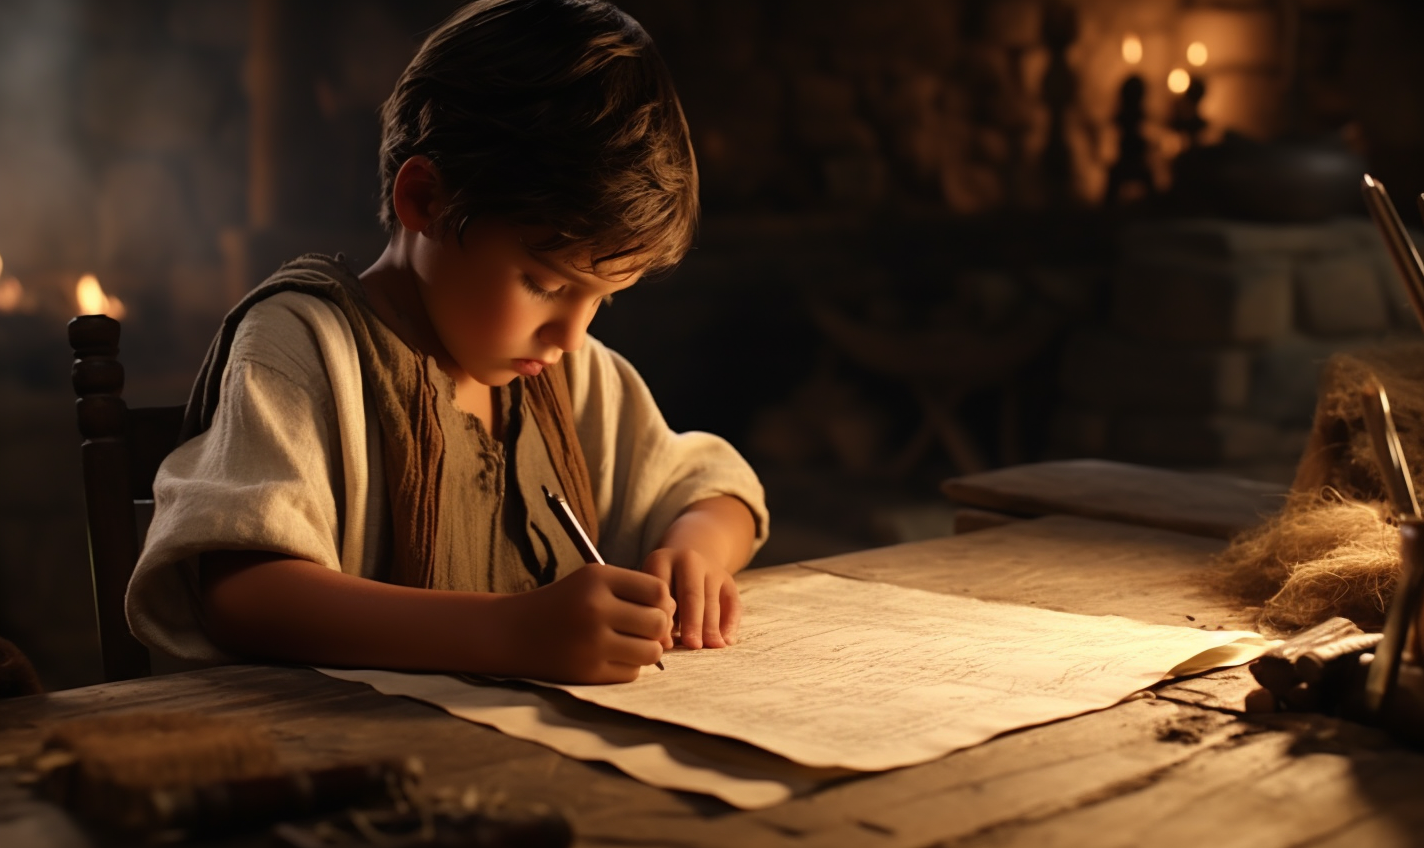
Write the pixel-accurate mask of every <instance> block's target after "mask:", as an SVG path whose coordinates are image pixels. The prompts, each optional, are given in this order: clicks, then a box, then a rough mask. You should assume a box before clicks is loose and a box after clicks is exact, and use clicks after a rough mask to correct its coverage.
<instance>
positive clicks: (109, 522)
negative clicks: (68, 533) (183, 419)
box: [69, 315, 149, 681]
mask: <svg viewBox="0 0 1424 848" xmlns="http://www.w3.org/2000/svg"><path fill="white" fill-rule="evenodd" d="M69 343H70V345H71V346H72V347H73V348H74V357H75V359H74V368H73V371H72V373H71V376H72V379H73V383H74V392H75V394H76V395H78V398H79V399H78V401H77V404H78V415H79V432H80V434H81V435H82V436H83V437H84V441H83V443H82V445H81V448H80V451H81V456H82V458H83V465H84V506H85V511H86V513H87V518H88V525H89V564H90V567H91V569H92V571H93V577H94V606H95V612H96V614H97V617H98V622H99V649H100V653H101V654H102V656H103V660H104V679H105V680H106V681H114V680H128V679H131V678H134V677H145V676H147V675H148V674H149V656H148V649H147V648H145V647H144V646H143V644H142V643H140V642H139V641H138V639H136V638H134V636H133V634H132V633H131V632H130V631H129V627H128V621H127V619H126V618H125V616H124V593H125V591H126V590H127V589H128V583H129V577H130V576H131V575H132V574H133V569H134V565H135V564H136V563H137V562H138V551H139V540H138V525H137V520H136V518H135V515H134V504H133V500H134V499H133V488H134V487H133V485H132V480H131V478H130V468H129V449H128V426H129V421H128V418H129V410H128V406H127V405H126V404H125V403H124V400H123V397H122V394H123V388H124V367H123V365H122V364H120V362H119V360H118V354H119V322H118V321H115V320H114V319H113V318H110V317H108V316H107V315H82V316H80V317H78V318H75V319H74V320H72V321H70V322H69Z"/></svg>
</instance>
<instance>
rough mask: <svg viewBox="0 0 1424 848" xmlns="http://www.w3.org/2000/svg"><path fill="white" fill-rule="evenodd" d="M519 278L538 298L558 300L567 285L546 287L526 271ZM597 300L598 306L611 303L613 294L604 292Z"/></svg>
mask: <svg viewBox="0 0 1424 848" xmlns="http://www.w3.org/2000/svg"><path fill="white" fill-rule="evenodd" d="M519 280H520V282H521V283H522V284H523V285H524V287H525V288H526V289H528V290H529V293H530V294H532V295H534V296H535V297H537V298H539V299H540V300H558V299H559V297H560V296H561V295H563V293H564V292H565V291H567V290H568V287H569V286H568V284H567V283H561V284H558V285H556V286H553V287H548V286H545V285H542V284H541V283H540V281H538V280H536V279H534V278H533V277H532V276H530V275H529V274H527V273H524V274H520V275H519ZM598 302H599V305H600V306H608V305H609V304H611V303H613V295H611V294H606V295H604V296H603V297H601V298H599V301H598Z"/></svg>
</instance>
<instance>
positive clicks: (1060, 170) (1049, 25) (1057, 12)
mask: <svg viewBox="0 0 1424 848" xmlns="http://www.w3.org/2000/svg"><path fill="white" fill-rule="evenodd" d="M1077 40H1078V12H1077V10H1076V9H1074V8H1073V7H1072V6H1069V5H1067V4H1066V3H1061V2H1053V3H1050V4H1048V6H1047V7H1045V8H1044V10H1043V43H1044V44H1045V45H1046V46H1047V47H1048V57H1049V58H1048V70H1046V71H1045V72H1044V74H1043V85H1042V91H1043V102H1044V105H1046V106H1047V107H1048V143H1047V145H1045V146H1044V148H1043V162H1042V167H1043V180H1044V189H1045V191H1046V194H1047V197H1048V203H1049V205H1050V206H1052V207H1054V208H1062V207H1064V206H1068V205H1070V204H1072V202H1073V200H1074V198H1075V197H1076V190H1075V181H1074V168H1073V151H1072V150H1071V149H1070V148H1069V147H1068V113H1069V111H1071V110H1072V108H1073V104H1074V103H1075V102H1076V101H1077V99H1078V75H1077V74H1075V73H1074V72H1073V69H1072V68H1071V67H1069V66H1068V48H1070V47H1072V46H1073V42H1075V41H1077Z"/></svg>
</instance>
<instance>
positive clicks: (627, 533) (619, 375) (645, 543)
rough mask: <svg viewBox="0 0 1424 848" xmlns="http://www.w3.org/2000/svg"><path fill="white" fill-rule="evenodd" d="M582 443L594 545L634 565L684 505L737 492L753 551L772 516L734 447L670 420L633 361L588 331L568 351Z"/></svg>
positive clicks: (763, 538)
mask: <svg viewBox="0 0 1424 848" xmlns="http://www.w3.org/2000/svg"><path fill="white" fill-rule="evenodd" d="M567 359H568V375H569V390H570V394H571V395H572V400H573V408H574V419H575V421H576V422H577V424H576V426H577V427H578V437H579V444H580V445H581V446H582V448H583V452H584V458H585V459H586V460H587V461H588V469H589V476H590V477H591V478H592V482H593V493H594V502H595V505H596V507H597V509H598V515H599V528H598V529H599V547H600V549H601V553H602V554H603V556H604V557H605V558H606V559H607V560H608V561H609V562H612V563H617V564H618V565H623V566H628V567H633V568H636V567H638V566H639V565H641V564H642V562H643V558H644V557H646V556H647V554H648V553H650V552H651V551H652V550H654V549H655V548H656V547H657V544H658V542H659V540H661V538H662V536H663V534H664V533H665V532H666V531H667V528H668V527H669V526H670V525H671V524H672V522H673V520H674V519H675V518H677V516H678V515H679V514H680V513H681V512H682V511H683V510H684V509H686V508H687V507H688V506H690V505H692V504H693V503H696V502H697V501H700V500H705V499H707V498H711V497H715V496H717V495H731V496H732V497H735V498H738V499H740V500H741V501H742V502H743V503H745V504H746V505H747V507H748V508H749V509H750V510H751V511H752V515H753V517H754V518H755V520H756V542H755V544H754V546H753V550H755V549H756V548H759V547H760V546H761V545H762V543H763V542H765V541H766V537H767V530H768V524H769V520H770V519H769V516H768V514H767V509H766V498H765V494H764V492H763V490H762V485H761V481H760V480H758V479H757V476H756V472H755V471H753V470H752V468H751V466H750V465H749V464H748V463H747V461H746V460H745V459H743V458H742V456H741V454H739V453H738V452H737V450H736V448H733V447H732V446H731V444H729V443H728V442H727V441H726V440H725V439H722V438H721V437H719V436H715V435H713V434H711V433H703V432H696V431H693V432H687V433H677V432H674V431H673V430H672V429H671V428H670V427H668V425H667V422H666V421H665V420H664V419H663V416H662V412H660V411H659V410H658V407H657V404H656V403H655V402H654V400H653V396H652V393H651V392H649V391H648V387H647V385H646V384H645V383H644V382H643V379H642V377H640V376H639V375H638V372H637V371H636V370H634V368H633V366H632V365H631V364H630V363H629V362H628V360H626V359H624V358H623V357H622V356H620V355H619V354H617V353H615V352H614V351H612V350H610V349H609V348H607V347H605V346H604V345H603V344H601V343H600V342H598V341H597V340H595V339H593V338H589V339H588V340H587V342H586V343H585V345H584V346H583V348H582V349H580V350H579V351H577V352H575V353H572V354H569V355H568V357H567Z"/></svg>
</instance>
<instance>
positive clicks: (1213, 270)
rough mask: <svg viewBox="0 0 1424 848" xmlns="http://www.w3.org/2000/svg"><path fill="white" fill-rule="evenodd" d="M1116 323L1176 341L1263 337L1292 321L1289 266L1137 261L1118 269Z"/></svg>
mask: <svg viewBox="0 0 1424 848" xmlns="http://www.w3.org/2000/svg"><path fill="white" fill-rule="evenodd" d="M1112 309H1113V322H1114V324H1115V326H1116V327H1117V328H1118V329H1119V330H1121V331H1122V332H1124V333H1126V334H1128V335H1132V336H1135V337H1137V338H1143V339H1161V340H1165V341H1171V342H1201V343H1220V342H1261V341H1269V340H1271V339H1276V338H1280V337H1282V336H1284V335H1286V334H1287V333H1288V332H1290V329H1291V324H1292V320H1291V319H1292V287H1291V266H1290V263H1289V262H1288V261H1287V260H1285V259H1284V258H1281V257H1278V256H1261V257H1240V258H1226V257H1220V258H1199V257H1195V256H1189V255H1177V254H1165V255H1160V256H1157V257H1154V258H1152V259H1150V260H1149V259H1145V258H1141V259H1139V258H1134V259H1130V260H1128V261H1126V262H1125V263H1124V264H1123V265H1122V266H1121V267H1120V268H1119V270H1118V273H1117V275H1116V280H1115V285H1114V292H1113V304H1112Z"/></svg>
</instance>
